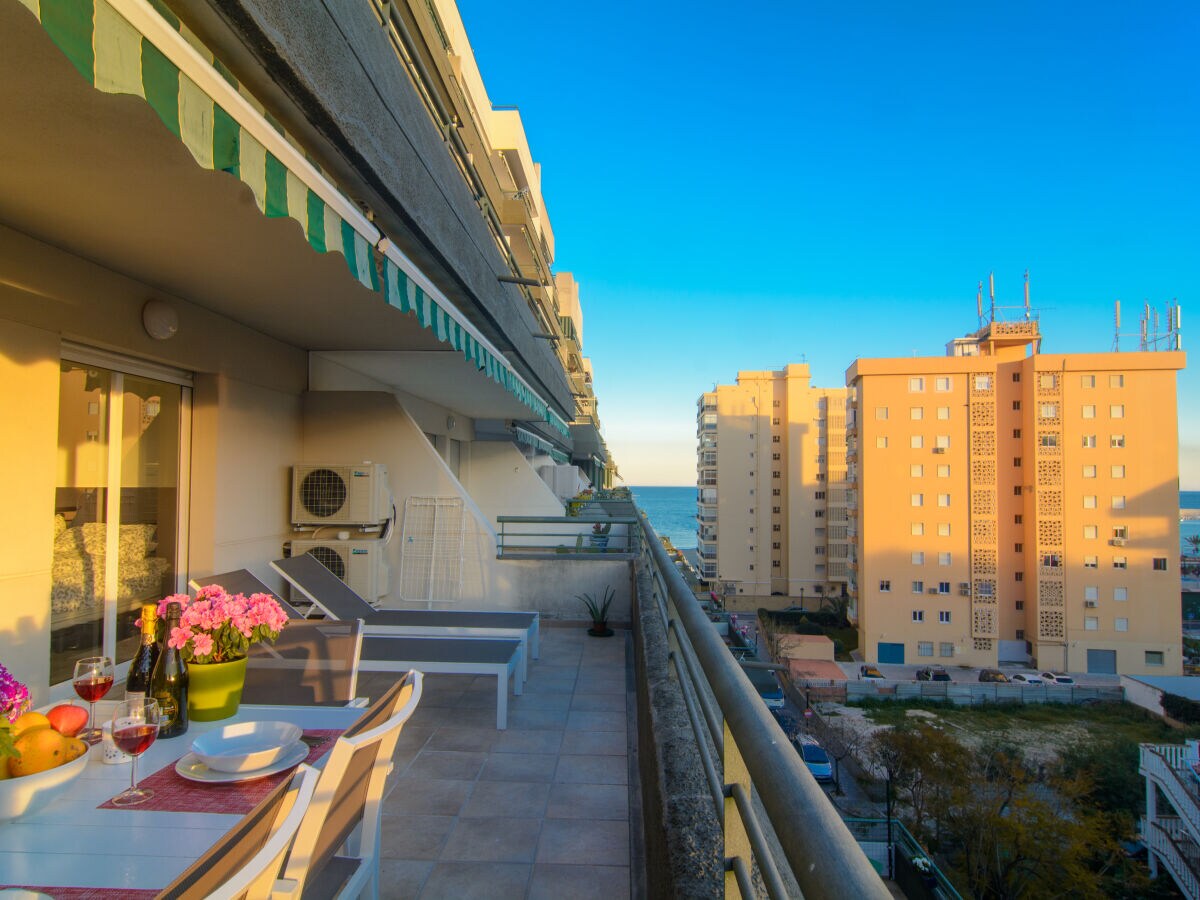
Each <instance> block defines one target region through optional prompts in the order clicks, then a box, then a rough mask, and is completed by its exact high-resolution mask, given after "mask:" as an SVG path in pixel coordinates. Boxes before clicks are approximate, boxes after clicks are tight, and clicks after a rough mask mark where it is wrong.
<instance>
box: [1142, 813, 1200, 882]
mask: <svg viewBox="0 0 1200 900" xmlns="http://www.w3.org/2000/svg"><path fill="white" fill-rule="evenodd" d="M1146 824H1148V825H1149V827H1148V828H1145V827H1143V829H1142V834H1143V836H1144V837H1145V838H1146V843H1147V844H1148V845H1149V846H1150V849H1151V851H1152V852H1154V853H1157V854H1158V857H1159V859H1160V860H1162V863H1163V865H1165V866H1166V867H1167V868H1168V869H1170V870H1171V875H1172V877H1174V879H1175V883H1176V884H1177V885H1178V886H1179V888H1180V889H1181V890H1182V891H1183V893H1184V895H1185V896H1188V897H1192V898H1195V897H1197V896H1200V873H1198V872H1197V871H1196V867H1195V866H1194V865H1193V864H1192V861H1191V860H1190V859H1188V858H1187V855H1186V854H1185V853H1184V852H1183V849H1182V848H1181V847H1180V846H1179V843H1178V842H1177V841H1176V840H1175V837H1174V836H1173V835H1172V834H1171V832H1170V831H1169V830H1168V829H1166V828H1164V827H1163V826H1162V825H1161V824H1159V823H1158V822H1150V823H1146ZM1185 881H1186V882H1187V884H1186V885H1185V884H1184V882H1185ZM1187 888H1191V890H1190V891H1188V890H1187Z"/></svg>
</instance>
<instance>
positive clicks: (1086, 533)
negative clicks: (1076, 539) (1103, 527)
mask: <svg viewBox="0 0 1200 900" xmlns="http://www.w3.org/2000/svg"><path fill="white" fill-rule="evenodd" d="M1083 537H1084V539H1085V540H1088V541H1094V540H1096V538H1098V537H1100V529H1099V528H1097V527H1096V526H1095V525H1084V526H1083Z"/></svg>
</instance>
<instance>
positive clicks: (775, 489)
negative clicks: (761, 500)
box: [771, 488, 783, 497]
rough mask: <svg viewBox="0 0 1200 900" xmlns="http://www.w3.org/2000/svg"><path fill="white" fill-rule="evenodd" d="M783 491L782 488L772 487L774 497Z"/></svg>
mask: <svg viewBox="0 0 1200 900" xmlns="http://www.w3.org/2000/svg"><path fill="white" fill-rule="evenodd" d="M782 493H783V491H782V490H781V489H780V488H771V496H772V497H778V496H780V494H782Z"/></svg>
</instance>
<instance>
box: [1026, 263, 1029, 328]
mask: <svg viewBox="0 0 1200 900" xmlns="http://www.w3.org/2000/svg"><path fill="white" fill-rule="evenodd" d="M1025 321H1026V322H1028V321H1029V270H1028V269H1026V270H1025Z"/></svg>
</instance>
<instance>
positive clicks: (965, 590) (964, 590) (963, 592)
mask: <svg viewBox="0 0 1200 900" xmlns="http://www.w3.org/2000/svg"><path fill="white" fill-rule="evenodd" d="M958 596H960V597H970V596H971V588H970V587H969V586H964V585H960V586H959V588H958Z"/></svg>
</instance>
